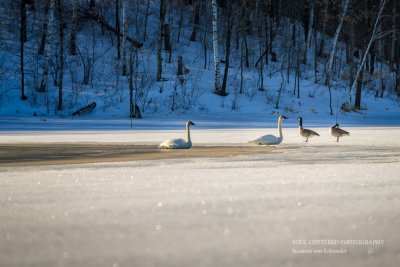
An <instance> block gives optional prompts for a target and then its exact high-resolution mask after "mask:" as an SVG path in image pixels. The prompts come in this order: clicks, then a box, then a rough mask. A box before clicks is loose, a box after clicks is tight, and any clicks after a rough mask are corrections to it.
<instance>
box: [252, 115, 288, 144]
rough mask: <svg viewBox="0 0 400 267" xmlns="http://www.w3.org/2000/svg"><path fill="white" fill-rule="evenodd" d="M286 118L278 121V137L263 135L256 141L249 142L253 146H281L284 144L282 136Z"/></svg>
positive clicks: (281, 117) (282, 117)
mask: <svg viewBox="0 0 400 267" xmlns="http://www.w3.org/2000/svg"><path fill="white" fill-rule="evenodd" d="M286 119H287V118H286V117H285V116H279V120H278V137H276V136H275V135H272V134H267V135H263V136H261V137H259V138H257V139H255V140H251V141H249V143H251V144H256V145H279V144H280V143H282V140H283V135H282V120H286Z"/></svg>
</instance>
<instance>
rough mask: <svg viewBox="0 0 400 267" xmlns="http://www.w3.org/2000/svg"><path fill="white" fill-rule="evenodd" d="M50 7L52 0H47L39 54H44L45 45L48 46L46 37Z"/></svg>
mask: <svg viewBox="0 0 400 267" xmlns="http://www.w3.org/2000/svg"><path fill="white" fill-rule="evenodd" d="M49 8H50V0H46V7H45V8H44V22H43V27H42V37H41V41H40V48H39V55H43V54H44V47H45V46H46V38H47V23H48V22H47V19H48V15H49Z"/></svg>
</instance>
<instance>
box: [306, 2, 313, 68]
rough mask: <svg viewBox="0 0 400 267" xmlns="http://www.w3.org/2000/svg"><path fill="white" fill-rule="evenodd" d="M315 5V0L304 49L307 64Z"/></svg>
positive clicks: (311, 9)
mask: <svg viewBox="0 0 400 267" xmlns="http://www.w3.org/2000/svg"><path fill="white" fill-rule="evenodd" d="M314 6H315V2H314V1H312V3H311V7H310V15H309V18H310V21H309V23H308V32H307V40H306V47H305V49H304V57H303V63H304V64H307V53H308V48H309V47H310V43H311V34H312V25H313V23H314ZM315 49H316V48H315Z"/></svg>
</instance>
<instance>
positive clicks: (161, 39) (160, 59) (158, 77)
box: [157, 0, 166, 82]
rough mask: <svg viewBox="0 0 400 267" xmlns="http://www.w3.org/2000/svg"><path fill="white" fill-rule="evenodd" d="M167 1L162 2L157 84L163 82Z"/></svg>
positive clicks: (162, 0)
mask: <svg viewBox="0 0 400 267" xmlns="http://www.w3.org/2000/svg"><path fill="white" fill-rule="evenodd" d="M165 11H166V0H161V1H160V25H159V28H158V35H159V36H158V46H157V82H161V75H162V41H163V32H164V31H163V25H164V21H165Z"/></svg>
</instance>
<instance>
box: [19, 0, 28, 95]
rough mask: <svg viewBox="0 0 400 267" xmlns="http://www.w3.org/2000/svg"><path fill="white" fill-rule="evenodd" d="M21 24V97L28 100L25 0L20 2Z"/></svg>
mask: <svg viewBox="0 0 400 267" xmlns="http://www.w3.org/2000/svg"><path fill="white" fill-rule="evenodd" d="M20 12H21V26H20V49H21V50H20V53H21V55H20V56H21V57H20V58H21V99H22V100H26V99H27V97H26V96H25V72H24V43H25V42H26V40H27V36H26V5H25V0H21V2H20Z"/></svg>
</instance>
